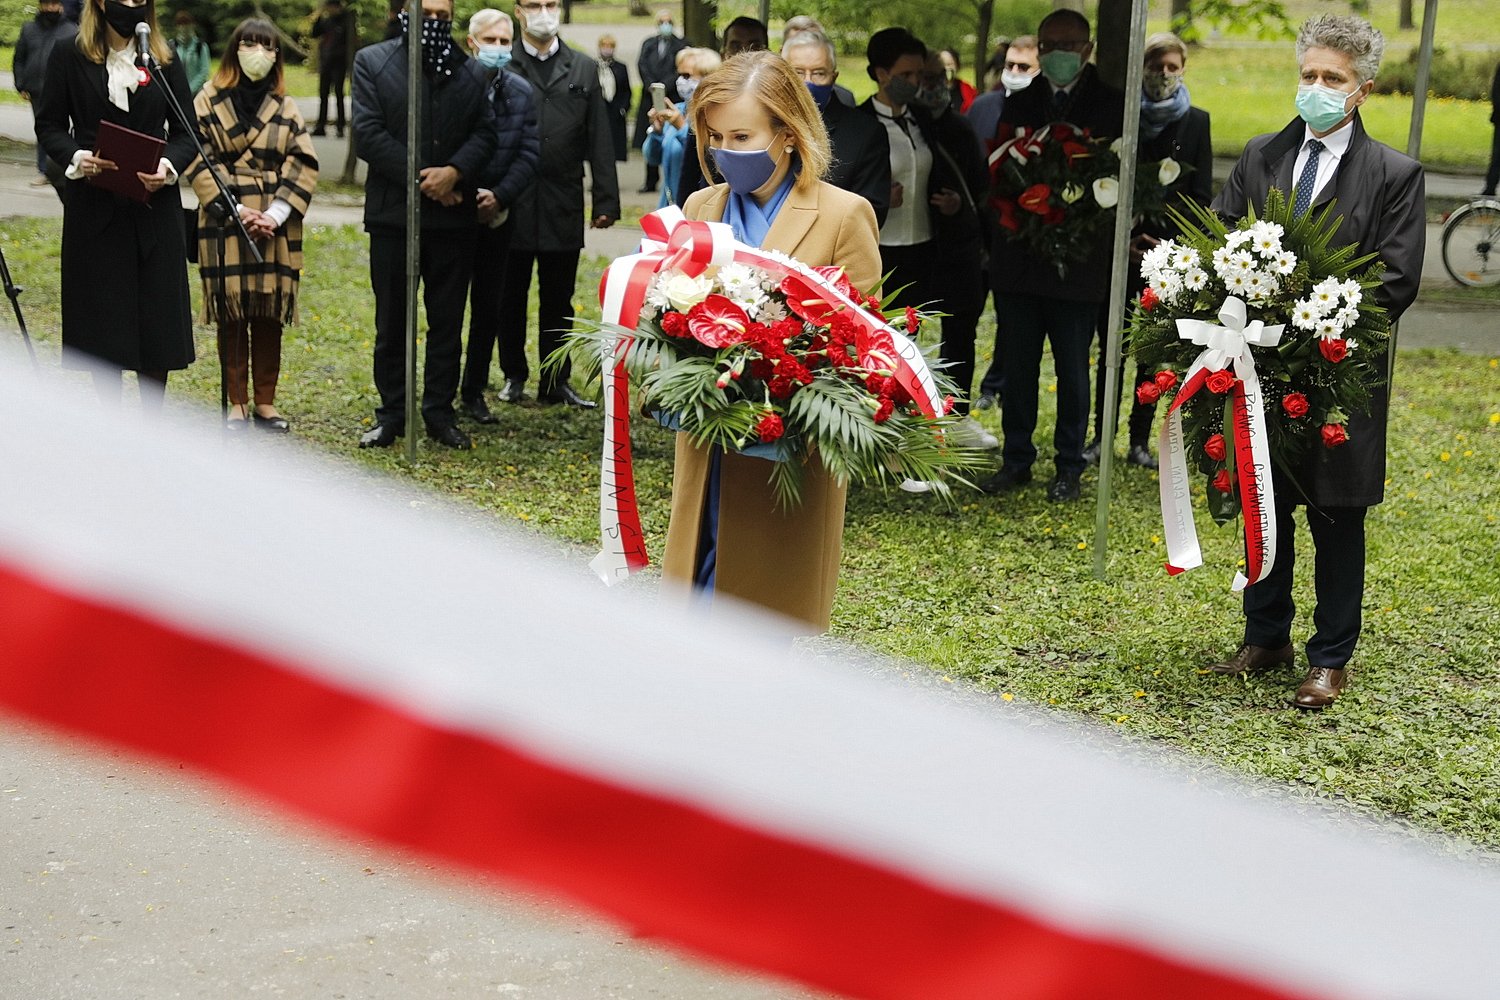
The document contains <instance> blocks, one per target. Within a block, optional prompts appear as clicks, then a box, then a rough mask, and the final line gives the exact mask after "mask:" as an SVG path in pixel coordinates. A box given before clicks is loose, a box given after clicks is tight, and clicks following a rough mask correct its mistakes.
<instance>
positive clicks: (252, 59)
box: [240, 49, 276, 82]
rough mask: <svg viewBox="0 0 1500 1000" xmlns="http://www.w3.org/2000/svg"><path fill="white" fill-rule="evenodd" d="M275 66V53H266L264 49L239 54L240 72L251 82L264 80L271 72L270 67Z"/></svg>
mask: <svg viewBox="0 0 1500 1000" xmlns="http://www.w3.org/2000/svg"><path fill="white" fill-rule="evenodd" d="M275 65H276V53H274V52H267V51H266V50H265V49H251V50H250V51H249V52H241V53H240V70H241V72H243V73H244V74H245V75H246V76H247V77H249V78H250V79H251V80H254V81H256V82H259V81H261V80H264V79H265V78H266V74H267V73H269V72H271V67H272V66H275Z"/></svg>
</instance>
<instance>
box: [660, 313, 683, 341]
mask: <svg viewBox="0 0 1500 1000" xmlns="http://www.w3.org/2000/svg"><path fill="white" fill-rule="evenodd" d="M661 332H662V333H665V334H666V335H667V336H669V337H686V336H687V335H688V320H687V317H686V316H684V315H683V314H682V313H679V312H669V313H664V314H663V315H662V318H661Z"/></svg>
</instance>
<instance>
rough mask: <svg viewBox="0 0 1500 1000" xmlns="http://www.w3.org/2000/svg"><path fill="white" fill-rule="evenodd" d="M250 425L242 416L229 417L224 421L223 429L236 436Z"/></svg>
mask: <svg viewBox="0 0 1500 1000" xmlns="http://www.w3.org/2000/svg"><path fill="white" fill-rule="evenodd" d="M249 427H250V421H248V420H246V419H245V418H244V417H230V418H229V419H227V420H225V421H224V429H225V430H226V431H228V432H229V433H230V434H233V435H235V436H236V437H237V436H239V435H241V434H243V433H245V431H246V430H247V429H248V428H249Z"/></svg>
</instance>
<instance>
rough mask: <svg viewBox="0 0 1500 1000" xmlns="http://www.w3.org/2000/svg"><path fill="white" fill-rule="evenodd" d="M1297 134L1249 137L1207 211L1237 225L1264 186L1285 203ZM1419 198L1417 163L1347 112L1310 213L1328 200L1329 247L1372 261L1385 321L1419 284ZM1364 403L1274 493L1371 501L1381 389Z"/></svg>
mask: <svg viewBox="0 0 1500 1000" xmlns="http://www.w3.org/2000/svg"><path fill="white" fill-rule="evenodd" d="M1303 135H1304V132H1303V123H1302V120H1301V119H1297V120H1295V121H1293V122H1292V123H1291V124H1289V125H1288V126H1287V127H1286V128H1284V129H1282V130H1281V131H1280V132H1276V133H1272V134H1268V135H1262V136H1257V137H1256V138H1254V139H1251V140H1250V143H1249V145H1247V146H1246V147H1245V151H1244V153H1242V154H1241V155H1240V159H1239V162H1238V163H1236V164H1235V165H1234V169H1233V170H1232V171H1231V172H1230V174H1229V179H1228V180H1227V181H1226V182H1225V183H1224V189H1223V190H1222V191H1220V192H1219V196H1218V197H1217V198H1215V199H1214V203H1213V208H1214V211H1216V212H1218V213H1219V214H1220V215H1222V216H1224V217H1225V218H1228V219H1238V218H1240V217H1242V216H1244V215H1245V214H1246V212H1247V211H1248V209H1249V207H1250V206H1252V205H1253V206H1255V208H1256V209H1257V210H1259V209H1260V208H1261V207H1262V206H1263V205H1264V204H1265V201H1266V192H1268V191H1269V190H1270V189H1271V188H1273V187H1275V188H1278V189H1280V190H1282V191H1284V192H1286V193H1287V195H1288V200H1290V195H1291V190H1292V183H1293V178H1292V168H1293V166H1294V164H1295V162H1296V159H1297V151H1298V149H1299V148H1300V147H1301V145H1302V137H1303ZM1425 195H1426V191H1425V182H1424V179H1423V174H1422V165H1421V164H1420V163H1418V162H1417V161H1416V160H1413V159H1411V158H1410V157H1408V156H1405V155H1403V154H1401V153H1398V152H1396V151H1395V150H1394V149H1392V148H1390V147H1389V146H1386V145H1384V144H1382V143H1379V142H1376V141H1375V140H1374V139H1371V138H1370V137H1369V136H1368V135H1366V134H1365V129H1364V125H1363V123H1362V122H1361V121H1360V118H1359V114H1358V112H1356V113H1355V116H1354V135H1353V136H1352V137H1351V138H1350V140H1349V150H1348V152H1347V153H1345V154H1344V156H1343V158H1342V159H1341V160H1340V162H1339V165H1338V170H1337V172H1335V173H1334V175H1333V179H1332V180H1331V181H1329V183H1327V184H1325V185H1324V187H1323V190H1322V191H1320V192H1319V193H1318V198H1317V201H1315V202H1314V203H1313V207H1312V210H1313V211H1317V210H1318V209H1319V208H1321V207H1322V206H1323V205H1325V204H1327V203H1328V202H1329V201H1330V200H1335V201H1336V204H1335V207H1334V211H1335V212H1336V213H1338V215H1339V216H1340V217H1341V218H1340V221H1339V226H1338V230H1337V232H1336V233H1335V234H1334V238H1333V244H1332V245H1333V246H1341V245H1344V244H1349V243H1354V244H1357V245H1358V246H1359V252H1360V253H1361V254H1365V253H1378V254H1379V255H1380V260H1381V283H1380V287H1378V288H1376V289H1374V291H1373V295H1374V298H1375V301H1376V302H1378V303H1380V304H1381V305H1382V306H1384V307H1385V308H1386V309H1387V310H1388V311H1389V312H1390V316H1391V322H1392V323H1394V322H1395V321H1396V320H1397V319H1399V318H1400V316H1401V314H1402V313H1403V312H1405V311H1406V308H1407V307H1408V306H1410V305H1411V304H1412V302H1413V301H1414V300H1415V299H1416V297H1417V285H1418V283H1419V282H1420V281H1421V278H1422V257H1423V254H1424V252H1425V250H1426V246H1427V222H1426V208H1425V202H1426V197H1425ZM1393 342H1394V341H1393ZM1388 367H1389V365H1388ZM1371 404H1372V405H1371V412H1370V414H1369V415H1367V416H1357V417H1354V418H1353V419H1351V420H1350V422H1349V443H1348V444H1346V445H1344V446H1343V447H1340V448H1333V449H1328V448H1320V447H1314V448H1312V449H1309V451H1308V454H1307V456H1306V457H1305V459H1304V460H1303V462H1302V464H1301V466H1300V467H1299V468H1297V469H1291V470H1286V471H1288V472H1290V473H1291V477H1290V479H1288V477H1285V476H1282V477H1278V482H1277V484H1276V488H1277V490H1282V489H1295V488H1296V486H1300V487H1301V490H1302V493H1303V495H1304V498H1305V499H1306V500H1308V501H1309V502H1311V503H1313V504H1316V505H1317V506H1320V507H1323V506H1329V507H1367V506H1369V505H1371V504H1377V503H1379V502H1380V501H1381V500H1382V499H1383V498H1384V495H1385V428H1386V412H1387V405H1388V396H1387V393H1386V391H1385V390H1383V389H1382V390H1381V391H1379V392H1377V393H1376V394H1375V396H1374V398H1373V399H1372V400H1371ZM1291 480H1295V484H1296V485H1295V486H1294V485H1293V483H1292V481H1291Z"/></svg>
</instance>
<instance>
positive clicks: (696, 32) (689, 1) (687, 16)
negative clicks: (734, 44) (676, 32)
mask: <svg viewBox="0 0 1500 1000" xmlns="http://www.w3.org/2000/svg"><path fill="white" fill-rule="evenodd" d="M718 17H719V4H718V2H717V0H683V3H682V37H683V38H686V39H687V41H688V44H689V45H696V46H698V47H700V48H705V49H713V50H714V51H715V52H717V51H718V49H719V40H718V36H716V35H715V34H714V22H715V21H716V20H718Z"/></svg>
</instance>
